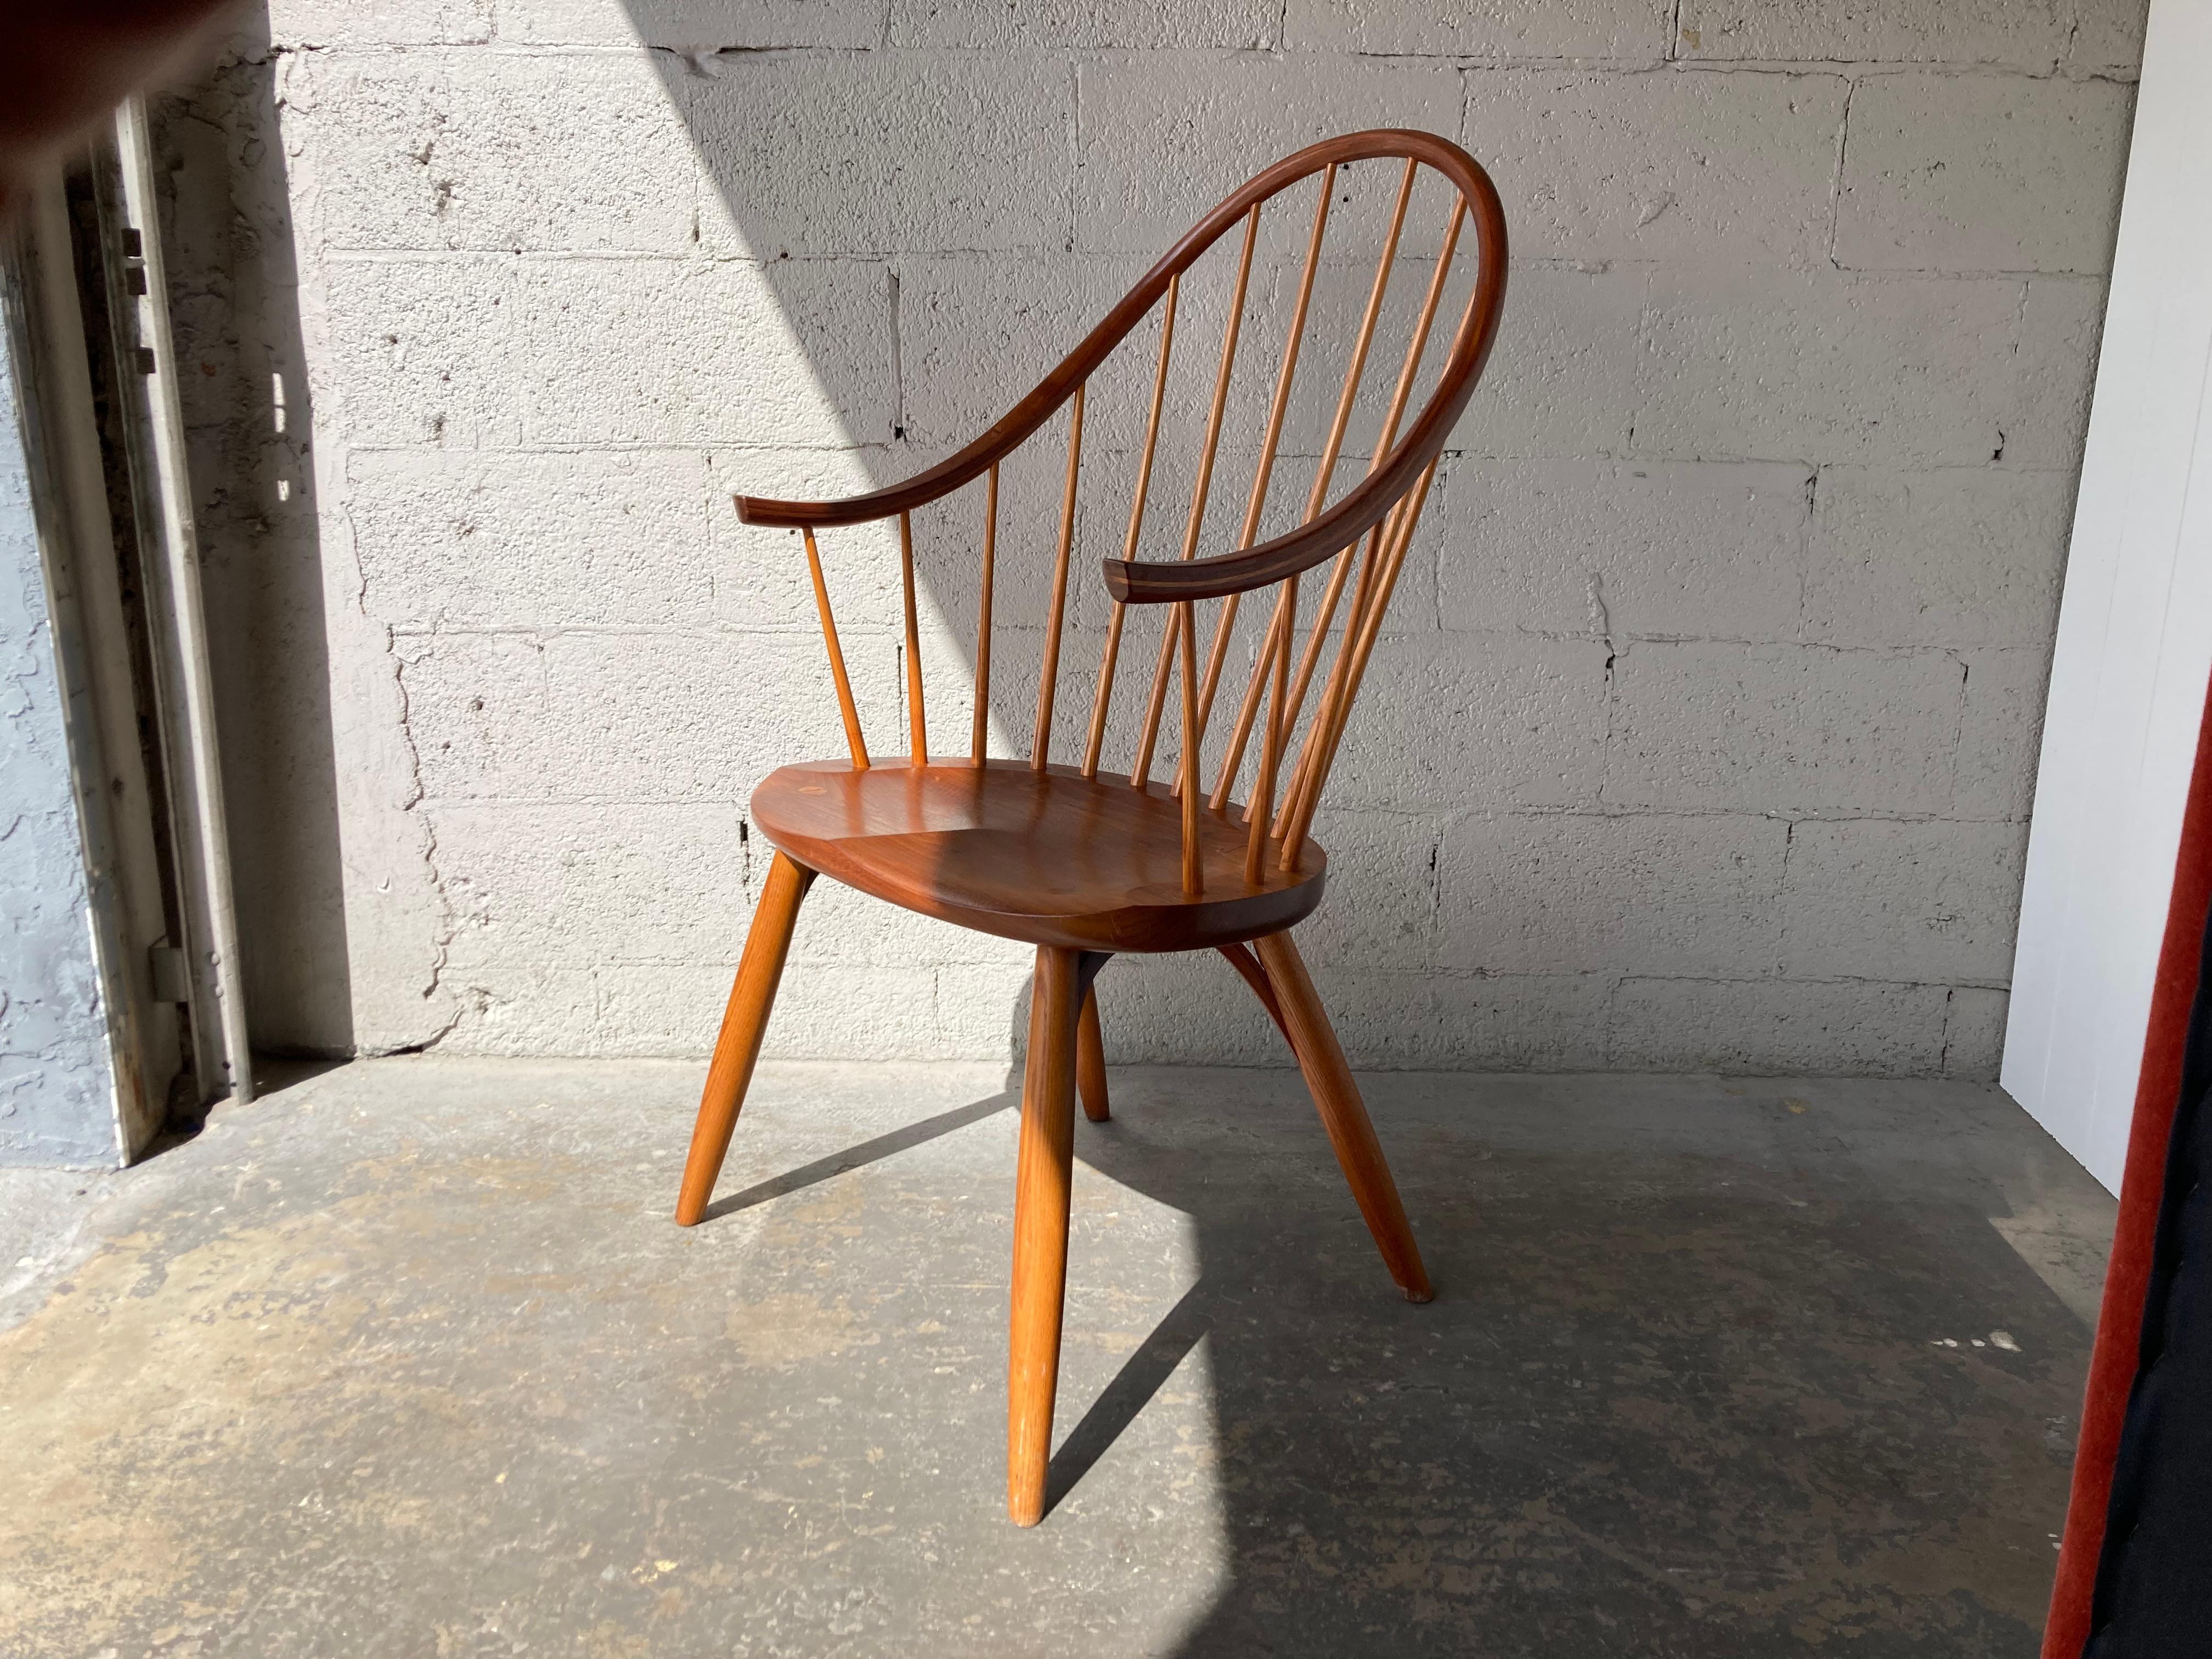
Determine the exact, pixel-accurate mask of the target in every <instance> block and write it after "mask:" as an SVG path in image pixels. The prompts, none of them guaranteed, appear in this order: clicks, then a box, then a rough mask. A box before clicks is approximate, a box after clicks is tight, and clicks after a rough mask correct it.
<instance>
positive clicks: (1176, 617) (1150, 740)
mask: <svg viewBox="0 0 2212 1659" xmlns="http://www.w3.org/2000/svg"><path fill="white" fill-rule="evenodd" d="M1259 235H1260V204H1258V203H1257V202H1255V203H1254V204H1252V210H1251V212H1249V214H1247V215H1246V216H1245V217H1244V248H1243V253H1242V254H1241V255H1240V256H1239V257H1238V258H1237V291H1236V293H1235V294H1234V295H1232V296H1231V299H1230V301H1229V321H1228V323H1227V324H1226V325H1225V327H1224V328H1223V330H1222V332H1221V366H1220V368H1218V369H1217V370H1215V371H1214V376H1213V403H1212V406H1211V407H1210V408H1209V409H1208V410H1207V411H1206V442H1205V444H1204V445H1203V447H1201V448H1200V451H1199V457H1198V476H1197V477H1196V478H1194V480H1193V481H1192V483H1191V490H1190V513H1189V516H1188V519H1187V520H1185V521H1184V525H1183V532H1182V556H1183V557H1184V558H1185V559H1187V560H1188V559H1191V558H1194V557H1195V556H1197V553H1198V537H1199V531H1200V528H1201V526H1204V524H1205V522H1206V498H1207V496H1208V495H1210V494H1211V493H1212V489H1213V462H1214V458H1215V456H1216V455H1217V454H1218V453H1220V447H1221V417H1222V415H1223V413H1224V412H1225V410H1227V409H1228V407H1229V377H1230V374H1231V371H1232V370H1233V369H1234V368H1235V367H1236V364H1237V338H1238V336H1239V335H1240V334H1241V333H1242V332H1243V323H1244V294H1245V290H1246V289H1247V287H1248V286H1249V283H1250V282H1251V279H1252V247H1253V244H1254V243H1255V242H1256V241H1257V240H1259ZM1191 621H1192V617H1191V612H1190V608H1189V607H1188V605H1178V606H1176V608H1175V609H1174V610H1173V611H1170V613H1169V617H1168V628H1167V632H1166V634H1165V635H1163V636H1162V638H1161V640H1160V660H1159V665H1158V668H1156V669H1155V670H1154V671H1153V673H1152V698H1151V701H1150V702H1148V703H1147V704H1146V708H1145V729H1144V733H1143V735H1142V736H1141V737H1140V738H1139V739H1138V742H1137V758H1136V760H1135V762H1134V763H1132V765H1131V766H1130V768H1129V781H1130V783H1131V784H1132V785H1133V786H1134V787H1137V788H1139V789H1142V788H1143V787H1145V785H1146V783H1147V782H1149V781H1151V778H1152V745H1153V744H1154V743H1155V742H1156V741H1157V740H1158V736H1159V730H1160V715H1161V712H1162V710H1163V708H1164V705H1165V703H1166V702H1167V692H1168V672H1169V669H1170V666H1171V665H1172V664H1173V662H1174V653H1175V649H1176V641H1178V640H1179V639H1180V638H1181V637H1182V631H1183V629H1185V628H1186V627H1187V626H1188V624H1189V623H1190V622H1191ZM1191 690H1192V692H1193V696H1194V699H1195V693H1196V686H1195V683H1194V684H1193V685H1192V687H1191ZM1193 706H1194V707H1195V702H1194V705H1193Z"/></svg>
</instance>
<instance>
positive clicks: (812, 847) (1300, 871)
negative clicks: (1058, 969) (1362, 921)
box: [752, 760, 1328, 951]
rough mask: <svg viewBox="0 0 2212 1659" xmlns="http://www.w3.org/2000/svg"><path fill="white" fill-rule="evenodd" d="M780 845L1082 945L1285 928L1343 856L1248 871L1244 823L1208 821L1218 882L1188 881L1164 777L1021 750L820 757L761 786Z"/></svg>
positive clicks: (807, 861)
mask: <svg viewBox="0 0 2212 1659" xmlns="http://www.w3.org/2000/svg"><path fill="white" fill-rule="evenodd" d="M752 820H753V822H754V823H756V824H757V825H758V826H759V828H760V830H761V833H762V834H763V835H765V836H767V837H768V838H769V842H770V843H771V844H772V845H774V846H775V848H776V849H777V850H778V851H779V852H781V853H785V854H789V855H790V856H791V857H792V858H793V859H796V860H798V861H799V863H800V864H803V865H805V866H806V867H807V868H808V869H810V870H813V871H815V872H817V873H819V874H821V875H825V876H827V877H829V878H830V879H831V880H832V881H841V882H842V883H844V884H846V885H847V886H848V887H857V888H859V889H860V890H861V891H862V892H864V893H872V894H874V895H875V896H876V897H878V898H879V899H886V900H888V901H890V902H891V903H893V904H896V905H899V906H901V907H902V908H906V909H908V910H918V911H920V912H921V914H922V915H929V916H935V917H937V918H938V919H939V921H951V922H957V923H958V924H959V925H960V926H961V927H972V928H974V929H975V930H976V931H977V932H978V933H996V934H998V935H999V936H1000V938H1002V939H1021V940H1023V941H1024V942H1025V943H1027V944H1030V945H1058V946H1060V947H1062V948H1064V949H1066V950H1071V951H1201V950H1213V949H1218V948H1219V947H1220V946H1222V945H1236V944H1239V943H1242V942H1243V940H1245V939H1257V938H1259V937H1260V936H1261V934H1263V933H1279V932H1280V931H1281V930H1282V929H1284V928H1285V927H1292V926H1294V925H1296V924H1297V923H1298V922H1300V921H1304V919H1305V918H1306V917H1307V916H1308V915H1310V914H1312V911H1313V908H1314V907H1315V906H1316V905H1317V904H1319V903H1320V902H1321V895H1322V881H1323V879H1324V878H1325V877H1326V875H1327V873H1328V860H1327V858H1326V857H1325V856H1324V855H1323V854H1322V850H1321V848H1320V847H1319V846H1318V845H1317V844H1316V843H1315V842H1312V841H1308V842H1306V844H1305V847H1304V849H1303V850H1302V852H1301V853H1300V855H1299V859H1298V865H1297V868H1296V869H1295V870H1284V869H1280V868H1279V867H1277V866H1274V865H1273V864H1270V865H1269V866H1267V867H1266V868H1265V869H1263V870H1262V871H1261V872H1260V879H1259V880H1258V881H1257V882H1247V881H1246V880H1245V878H1244V853H1245V847H1246V840H1247V837H1246V835H1245V831H1244V829H1243V826H1242V825H1241V824H1237V823H1232V822H1231V821H1230V820H1229V819H1228V818H1226V817H1220V816H1218V815H1216V814H1213V813H1211V812H1209V813H1207V814H1206V815H1205V817H1202V818H1201V819H1200V842H1199V845H1200V861H1201V864H1202V866H1203V868H1204V881H1203V884H1202V886H1201V888H1200V890H1199V891H1197V892H1195V893H1194V892H1191V891H1189V890H1187V889H1186V888H1185V887H1184V886H1183V884H1182V805H1181V804H1180V803H1178V802H1177V801H1176V798H1175V796H1174V794H1173V793H1171V792H1170V790H1169V789H1168V787H1166V786H1165V785H1164V784H1158V783H1155V784H1151V785H1148V786H1146V787H1145V788H1143V789H1134V788H1132V787H1130V785H1129V781H1128V779H1127V778H1125V777H1121V776H1117V775H1115V774H1113V773H1110V772H1102V773H1100V774H1099V775H1097V777H1095V778H1086V777H1085V776H1083V775H1082V774H1081V773H1079V771H1077V770H1076V769H1075V768H1073V767H1072V766H1054V767H1048V768H1047V769H1045V770H1044V771H1042V772H1040V771H1038V770H1036V769H1035V768H1034V767H1031V766H1030V765H1027V764H1026V763H1023V762H1020V761H1007V760H994V761H989V762H987V763H985V764H984V765H982V766H980V767H979V766H976V765H974V764H973V763H969V762H968V761H964V760H963V761H961V762H959V763H957V764H953V765H949V766H919V767H917V766H909V765H908V764H906V763H904V762H902V761H891V762H888V763H878V764H877V765H874V766H871V767H869V768H868V769H866V771H854V769H853V767H852V764H851V763H849V762H847V761H811V762H808V763H805V764H804V765H799V766H787V767H785V768H783V769H781V771H778V772H775V773H772V774H771V775H769V778H768V779H767V781H764V782H763V784H762V785H761V786H760V787H759V788H757V789H756V790H755V791H754V792H753V799H752Z"/></svg>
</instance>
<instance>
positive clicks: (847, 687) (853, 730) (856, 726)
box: [799, 526, 868, 772]
mask: <svg viewBox="0 0 2212 1659" xmlns="http://www.w3.org/2000/svg"><path fill="white" fill-rule="evenodd" d="M799 535H800V537H801V538H803V539H804V540H805V543H806V570H807V574H809V575H811V576H812V577H813V578H814V608H815V610H816V611H817V612H819V613H820V615H821V617H822V643H823V645H825V646H827V647H829V678H830V679H831V680H833V681H834V682H836V687H837V712H838V714H841V715H842V716H843V717H844V720H845V747H846V748H847V749H848V750H850V751H851V753H852V757H853V769H854V771H856V772H865V771H866V770H867V769H868V744H867V740H866V738H863V737H861V735H860V709H859V708H856V707H855V706H854V702H853V682H852V680H851V679H850V678H848V676H847V675H846V672H845V653H844V652H843V650H842V649H841V648H840V647H839V646H838V644H837V619H836V617H833V616H831V615H830V614H829V587H828V586H827V585H826V584H825V583H824V582H823V580H822V551H821V550H820V549H819V548H817V547H816V546H815V545H814V532H813V530H812V528H811V526H810V527H809V528H806V529H803V530H801V531H800V532H799Z"/></svg>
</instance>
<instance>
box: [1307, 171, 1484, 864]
mask: <svg viewBox="0 0 2212 1659" xmlns="http://www.w3.org/2000/svg"><path fill="white" fill-rule="evenodd" d="M1466 217H1467V198H1466V197H1463V196H1462V197H1456V198H1455V202H1454V204H1453V208H1452V216H1451V221H1450V222H1449V224H1447V225H1446V226H1445V227H1444V240H1443V249H1442V251H1441V252H1439V253H1438V255H1437V268H1436V270H1435V271H1434V273H1433V274H1431V276H1430V278H1429V289H1428V292H1427V294H1425V295H1423V296H1422V301H1421V311H1420V315H1419V317H1417V318H1416V319H1414V323H1413V336H1412V337H1411V338H1410V339H1409V340H1408V341H1407V345H1406V358H1405V362H1403V363H1402V364H1401V366H1400V368H1399V370H1398V385H1397V388H1396V390H1395V391H1394V392H1392V393H1391V395H1390V406H1389V409H1388V410H1385V411H1384V413H1383V425H1382V428H1381V430H1380V431H1379V432H1378V434H1377V435H1376V440H1375V453H1373V454H1372V455H1370V456H1369V457H1368V460H1367V474H1368V476H1369V477H1373V476H1374V475H1375V473H1376V471H1377V470H1378V469H1380V468H1381V466H1382V465H1383V461H1384V460H1385V459H1388V457H1389V451H1390V446H1391V444H1392V443H1393V442H1395V441H1396V439H1397V436H1398V422H1400V421H1401V420H1402V419H1403V418H1404V417H1405V413H1406V404H1407V399H1408V398H1410V397H1411V396H1412V395H1413V381H1414V379H1415V377H1416V376H1417V375H1418V374H1419V372H1420V367H1421V358H1422V356H1424V354H1425V352H1426V351H1427V349H1428V344H1429V335H1430V332H1431V330H1432V329H1433V328H1434V327H1435V325H1436V318H1437V304H1438V302H1439V301H1442V300H1443V291H1444V283H1445V282H1446V281H1447V280H1448V278H1449V276H1450V274H1451V262H1452V256H1453V254H1454V253H1455V252H1456V251H1457V249H1458V246H1459V233H1460V227H1461V226H1462V224H1463V223H1464V222H1466ZM1393 516H1394V517H1395V514H1394V515H1393ZM1390 528H1391V520H1389V519H1386V520H1383V523H1381V524H1378V525H1376V526H1375V528H1374V529H1373V530H1372V531H1371V532H1369V535H1368V542H1367V556H1366V557H1365V559H1364V561H1363V562H1361V565H1360V570H1359V581H1358V586H1355V587H1354V588H1353V589H1352V609H1351V611H1350V612H1349V613H1348V614H1347V615H1346V617H1345V619H1344V636H1343V638H1342V640H1341V641H1340V642H1339V644H1338V646H1337V652H1336V661H1335V663H1334V665H1333V666H1332V668H1331V669H1330V671H1329V678H1328V684H1327V685H1326V686H1325V687H1324V688H1323V690H1322V703H1321V708H1322V711H1329V712H1316V714H1315V716H1314V720H1313V723H1312V724H1311V725H1310V726H1309V727H1308V728H1307V731H1306V740H1305V744H1304V747H1303V748H1301V749H1300V750H1299V751H1298V761H1297V766H1296V767H1294V768H1293V769H1292V770H1291V785H1290V788H1289V790H1288V792H1287V793H1286V794H1285V805H1287V804H1288V803H1289V802H1290V801H1291V800H1295V799H1297V797H1298V796H1299V795H1300V793H1302V792H1303V791H1304V786H1305V779H1306V775H1307V771H1308V769H1309V768H1310V766H1311V765H1312V764H1313V757H1314V755H1315V753H1316V740H1317V738H1318V737H1319V734H1320V733H1321V732H1322V730H1323V729H1325V728H1326V727H1327V726H1328V724H1329V722H1330V720H1332V719H1333V718H1334V714H1333V711H1334V708H1335V706H1336V703H1337V701H1338V699H1340V697H1342V696H1343V695H1344V682H1345V669H1346V662H1347V660H1348V659H1349V658H1350V656H1351V653H1352V640H1353V638H1354V636H1355V635H1358V632H1359V629H1360V626H1361V623H1362V622H1363V620H1364V617H1366V614H1367V609H1368V607H1369V606H1370V605H1372V604H1373V603H1374V602H1375V581H1376V574H1377V573H1378V571H1379V570H1380V568H1381V565H1382V562H1383V553H1384V550H1385V548H1386V546H1387V544H1388V542H1389V533H1388V532H1389V530H1390ZM1346 551H1347V553H1349V552H1350V551H1351V550H1349V549H1347V550H1346ZM1383 603H1384V604H1386V605H1387V604H1388V603H1389V600H1388V599H1387V597H1386V598H1385V599H1384V600H1383ZM1281 828H1282V826H1281V825H1278V826H1277V829H1278V833H1279V832H1280V830H1281Z"/></svg>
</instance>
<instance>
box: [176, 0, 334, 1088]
mask: <svg viewBox="0 0 2212 1659" xmlns="http://www.w3.org/2000/svg"><path fill="white" fill-rule="evenodd" d="M269 48H270V37H269V28H268V22H267V19H266V16H265V15H258V14H256V15H251V16H249V17H246V18H243V19H241V22H240V33H239V35H238V36H237V37H236V39H235V40H234V42H233V44H232V48H231V51H230V52H229V53H228V55H227V57H226V60H225V61H224V62H223V63H222V65H221V66H220V67H219V68H217V69H216V70H213V71H211V72H210V74H209V75H208V76H205V77H204V79H203V80H202V81H201V82H199V83H198V84H197V85H196V86H195V87H194V88H192V89H191V91H190V92H189V93H187V94H181V95H178V96H173V97H169V98H165V99H161V100H157V102H156V105H155V110H154V116H155V123H154V125H155V137H156V144H157V150H156V155H155V167H156V171H157V174H158V176H159V178H160V179H161V185H162V190H163V201H162V210H163V212H164V214H165V215H166V219H165V222H164V224H163V227H162V228H163V233H164V235H165V237H166V239H167V252H168V258H169V269H170V270H171V272H172V274H173V282H172V283H171V289H170V296H169V301H170V305H171V307H172V312H173V321H174V326H175V331H176V341H177V360H178V362H179V367H180V369H181V371H182V380H183V386H182V388H181V393H180V395H181V398H182V401H183V404H184V416H185V430H186V434H187V439H188V441H189V444H190V456H191V470H192V477H193V479H194V482H195V485H196V488H197V496H198V499H197V503H196V506H197V512H198V520H199V536H200V546H201V550H202V555H203V559H204V566H203V569H204V579H203V580H204V592H205V595H206V605H207V611H208V623H209V628H210V634H211V635H212V637H213V639H214V641H215V643H216V649H215V652H214V669H215V683H216V718H217V721H218V725H219V729H220V731H221V732H222V763H223V787H224V790H225V793H226V797H227V800H228V807H229V819H230V839H231V854H232V858H233V860H234V867H235V887H236V892H237V903H238V910H239V933H240V943H241V948H242V950H243V951H244V955H245V958H246V964H245V965H246V1009H247V1013H248V1017H249V1018H250V1020H251V1022H252V1036H253V1042H254V1046H255V1048H258V1049H262V1050H264V1051H266V1052H271V1053H276V1054H299V1055H306V1056H338V1055H344V1054H351V1053H352V1052H353V1048H354V1026H353V1002H352V991H351V976H350V972H349V965H348V956H347V934H346V915H345V886H344V872H343V865H342V860H341V853H340V842H339V835H338V807H337V767H336V761H335V757H334V753H333V747H332V733H331V653H330V647H329V641H328V637H327V635H326V632H325V614H324V597H325V596H324V592H323V564H322V553H321V547H320V537H319V530H318V521H317V503H316V498H315V496H316V492H315V471H314V459H313V454H312V453H311V452H310V440H311V435H312V433H313V420H312V414H313V410H312V409H311V407H310V404H309V401H308V387H307V370H306V363H307V358H306V353H305V349H304V347H303V343H302V340H301V322H300V304H299V269H298V256H297V252H296V248H295V240H294V230H293V222H292V208H291V201H290V197H289V191H288V186H287V179H286V167H285V153H284V145H283V139H282V137H281V135H280V133H279V131H278V100H277V95H276V59H275V56H274V54H273V53H272V52H270V49H269Z"/></svg>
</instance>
